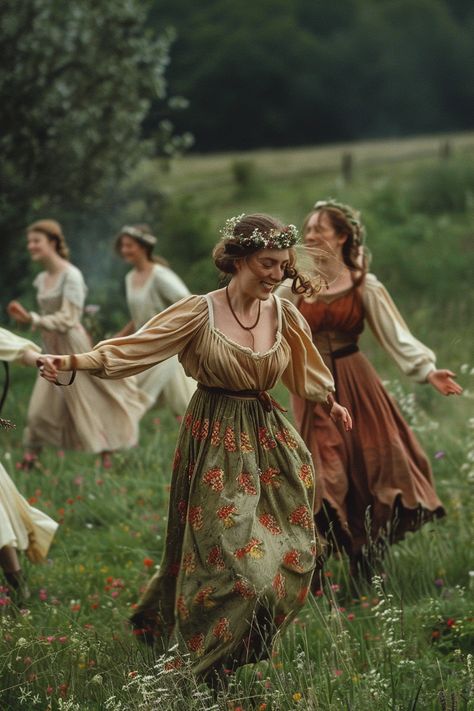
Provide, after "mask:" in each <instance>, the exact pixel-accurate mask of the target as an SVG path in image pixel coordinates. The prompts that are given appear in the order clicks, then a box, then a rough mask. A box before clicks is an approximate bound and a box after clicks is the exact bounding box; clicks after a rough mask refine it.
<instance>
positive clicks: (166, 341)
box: [59, 296, 209, 378]
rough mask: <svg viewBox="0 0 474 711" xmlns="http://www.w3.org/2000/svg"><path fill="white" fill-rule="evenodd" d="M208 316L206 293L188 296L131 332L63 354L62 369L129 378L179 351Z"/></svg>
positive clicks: (105, 376) (102, 376) (107, 376)
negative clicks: (73, 353)
mask: <svg viewBox="0 0 474 711" xmlns="http://www.w3.org/2000/svg"><path fill="white" fill-rule="evenodd" d="M208 320H209V314H208V308H207V302H206V299H205V297H204V296H188V297H186V298H185V299H181V301H178V302H177V303H176V304H173V305H172V306H170V307H169V308H168V309H166V310H165V311H162V312H161V313H160V314H158V315H157V316H154V317H153V318H152V319H150V320H149V321H148V322H147V323H146V324H145V325H144V326H142V328H140V330H139V331H137V332H136V333H133V334H132V335H131V336H125V337H122V338H111V339H110V340H108V341H102V342H101V343H99V344H98V345H97V346H95V348H94V349H93V350H92V351H90V352H89V353H81V354H79V355H73V356H61V357H60V366H59V369H60V370H74V369H76V370H89V371H91V372H92V374H93V375H97V376H99V377H101V378H126V377H128V376H130V375H135V374H136V373H141V372H142V371H144V370H147V369H148V368H151V367H152V366H154V365H156V364H157V363H161V362H162V361H164V360H166V359H167V358H170V357H171V356H173V355H176V354H177V353H180V352H181V351H182V350H183V349H184V348H185V347H186V345H187V344H188V343H189V341H190V340H191V339H192V338H193V336H194V335H195V334H196V333H197V331H198V330H199V329H200V328H202V327H203V326H205V325H206V323H207V322H208Z"/></svg>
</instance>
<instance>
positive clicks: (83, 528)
mask: <svg viewBox="0 0 474 711" xmlns="http://www.w3.org/2000/svg"><path fill="white" fill-rule="evenodd" d="M452 140H453V148H454V150H453V153H454V155H453V156H451V157H450V158H449V160H445V159H440V158H439V156H438V155H437V153H436V154H435V155H432V156H426V157H421V158H420V157H419V156H418V157H416V158H415V157H408V158H404V159H403V160H401V159H399V160H396V161H394V160H393V159H392V156H391V155H388V157H387V159H386V160H383V157H382V156H381V155H380V154H379V155H378V158H377V161H376V162H375V163H374V162H371V161H368V162H365V161H364V160H363V159H362V156H361V155H358V148H359V147H358V146H357V145H355V146H353V147H352V151H353V153H354V155H355V156H357V161H356V160H355V161H354V175H353V177H352V180H351V181H350V182H344V180H343V179H342V177H341V173H340V168H339V165H338V161H339V157H340V149H336V148H334V150H333V153H332V160H333V165H328V166H327V167H326V168H325V169H324V170H323V169H316V168H315V170H314V171H312V172H311V171H309V170H308V167H307V165H305V166H304V167H303V169H302V171H301V173H299V172H298V170H297V163H298V159H297V156H298V154H299V151H295V153H294V154H293V152H290V151H284V152H283V155H282V154H281V153H280V152H279V151H275V152H274V153H273V154H271V153H267V152H266V153H265V154H264V155H263V157H262V155H261V154H260V153H259V152H256V153H254V154H253V153H252V154H249V153H247V154H245V156H239V155H233V156H232V157H231V158H230V157H229V156H226V157H225V158H223V157H222V156H215V157H214V156H205V157H203V158H200V157H194V156H193V157H190V158H183V159H180V160H179V161H178V162H177V163H176V164H174V165H173V166H172V167H171V170H170V171H169V172H167V173H166V174H165V177H164V176H163V173H162V169H161V167H160V165H159V163H157V162H147V163H144V164H143V165H141V166H139V167H138V168H137V171H136V173H135V174H134V175H133V176H132V177H131V179H130V182H129V183H128V184H127V186H125V187H124V190H126V191H130V192H129V194H130V195H133V196H136V197H134V198H133V199H129V201H128V202H127V201H126V200H124V201H123V203H122V204H121V205H120V219H118V220H117V223H118V224H120V222H121V221H130V220H131V219H133V217H135V216H138V214H139V213H140V214H141V212H142V211H143V209H144V208H143V204H144V203H143V201H144V200H148V203H147V209H148V210H152V209H153V210H154V209H155V207H154V205H155V203H154V200H153V199H152V197H150V196H156V198H157V202H156V205H157V206H158V204H159V205H161V208H160V209H158V207H156V213H154V214H156V220H157V221H158V224H160V228H159V229H158V230H157V234H158V238H159V244H160V251H161V252H162V253H164V254H165V255H166V256H167V257H168V258H169V259H170V261H171V264H172V266H173V267H174V268H176V269H178V271H179V272H180V273H181V274H183V276H184V277H185V279H186V280H187V281H188V283H189V284H190V286H191V287H193V288H194V289H195V290H196V291H204V290H205V289H209V288H214V287H215V286H217V283H218V280H217V274H216V272H215V271H214V270H213V269H212V268H211V267H210V266H209V250H210V249H211V247H212V244H213V243H214V241H215V239H216V235H217V230H218V226H219V225H220V224H221V222H222V220H223V219H224V218H225V217H226V216H228V215H229V214H237V213H239V212H241V211H250V210H253V209H259V210H267V211H269V212H275V213H277V214H279V215H280V216H281V217H283V218H284V219H286V220H292V221H294V222H297V223H300V222H301V220H302V218H303V216H304V214H305V212H306V211H307V209H308V207H310V206H311V204H312V203H313V202H314V200H315V199H317V198H320V197H322V196H325V195H328V194H330V195H336V196H337V197H339V198H343V199H345V200H348V201H350V202H351V203H353V204H356V205H358V206H360V207H361V209H362V212H363V215H364V219H365V221H366V224H367V228H368V239H367V244H368V246H369V247H370V250H371V252H372V255H373V271H374V272H375V273H376V274H377V275H378V276H379V277H380V278H381V279H382V280H383V281H384V282H385V283H386V285H387V287H388V288H389V289H390V291H391V293H392V295H393V297H394V298H395V300H396V302H397V304H398V305H399V307H400V309H401V311H402V313H404V315H405V317H406V319H407V321H408V323H409V324H410V326H411V328H412V330H413V331H414V333H415V334H416V335H417V336H418V337H419V338H420V339H421V340H423V341H424V342H426V343H427V344H429V345H430V346H432V347H433V348H434V349H435V350H436V351H437V353H438V360H439V363H440V365H442V366H445V367H450V368H452V369H453V370H455V371H456V372H457V373H458V375H459V381H460V382H461V384H462V385H463V386H464V387H465V388H466V392H465V395H464V396H463V397H462V398H461V399H459V400H452V399H443V398H441V397H439V396H437V395H436V394H435V393H434V391H432V390H431V389H428V387H426V386H425V387H423V386H413V385H412V384H410V383H409V382H408V381H407V380H406V379H404V378H403V377H402V376H400V374H399V373H398V372H397V370H396V368H395V367H394V366H393V364H391V363H390V362H389V361H388V359H387V357H386V356H385V355H384V353H383V352H382V351H381V349H380V348H379V347H378V345H377V344H376V343H375V341H374V339H373V338H372V337H371V336H370V334H364V337H363V344H364V348H365V350H366V352H367V353H368V354H369V357H370V358H371V359H372V361H373V362H374V363H375V364H376V367H377V368H378V370H379V372H380V373H381V375H382V377H383V378H384V379H387V380H389V381H390V383H389V385H388V387H389V389H390V390H391V392H392V393H393V394H394V396H395V397H396V398H397V399H398V401H399V404H400V406H401V407H402V409H403V411H404V413H405V416H406V417H407V418H408V420H409V421H410V422H411V424H412V425H413V426H414V427H415V429H416V430H417V433H418V436H419V437H420V438H421V440H422V442H423V444H424V446H425V447H426V449H427V452H428V454H429V457H430V460H431V462H432V464H433V468H434V473H435V477H436V481H437V486H438V490H439V493H440V496H441V498H442V500H443V501H444V502H445V504H446V507H447V510H448V517H447V518H446V519H445V520H443V521H440V522H439V523H434V524H430V525H428V526H425V527H424V529H423V530H422V531H421V532H418V533H417V534H416V535H414V536H409V537H408V539H407V540H406V541H404V542H403V543H401V544H400V545H398V546H396V547H395V548H394V549H393V550H392V552H391V554H390V555H389V557H388V559H387V561H386V581H385V584H384V587H383V588H382V587H380V586H378V587H377V585H375V586H374V585H373V586H371V587H368V586H367V587H366V586H362V587H361V588H360V589H358V590H354V588H353V586H351V585H350V581H349V579H348V575H347V568H346V564H345V561H343V560H342V561H331V562H330V563H329V564H328V566H327V569H326V578H325V588H324V595H323V596H321V597H320V598H315V599H313V600H312V601H311V602H310V604H309V605H308V606H307V608H305V611H304V613H303V614H302V615H301V617H300V618H299V619H298V621H297V622H296V623H295V624H294V625H293V626H292V628H291V630H290V631H289V634H288V635H287V636H286V637H285V638H284V639H283V641H282V644H281V645H279V646H278V648H277V651H276V652H275V656H274V658H273V660H272V665H271V666H270V667H266V666H265V665H259V666H257V667H255V668H251V669H250V668H249V669H244V670H243V672H242V673H241V674H240V675H239V676H238V678H237V681H236V682H235V684H234V685H233V686H231V688H230V689H229V691H228V693H227V694H226V695H225V696H223V697H222V698H220V699H219V700H217V701H216V700H214V699H212V698H211V697H210V695H209V693H208V692H207V691H206V690H205V688H203V687H199V686H196V685H195V683H194V682H192V681H191V680H190V679H187V681H186V684H188V685H189V684H191V687H189V686H185V685H184V686H183V681H182V680H181V681H178V682H177V681H176V679H174V678H173V677H172V676H170V675H169V674H168V673H167V672H166V671H165V665H166V660H163V659H155V658H153V657H152V656H150V653H149V652H147V651H146V650H142V649H141V647H140V646H138V645H137V643H136V642H135V640H134V639H133V638H132V637H131V635H130V633H129V631H128V629H127V624H126V619H127V617H128V615H129V614H130V610H131V606H132V605H133V603H134V602H136V600H137V597H138V594H139V590H140V588H141V587H142V586H143V585H144V583H145V581H146V579H147V577H148V575H149V574H150V573H151V572H153V570H154V569H155V567H156V566H157V565H159V561H160V556H161V550H162V545H163V537H164V534H165V527H166V506H167V496H168V489H169V472H170V464H171V461H172V456H173V447H174V442H175V439H176V436H177V433H178V427H179V424H178V422H176V421H175V419H174V418H173V417H172V416H171V415H170V414H169V413H167V412H163V411H159V410H156V409H155V410H152V411H151V412H150V413H148V414H147V416H146V417H145V419H144V421H143V423H142V428H141V432H142V434H141V440H140V446H139V447H138V448H137V449H136V450H133V451H131V452H126V453H123V454H117V455H115V457H114V465H113V468H112V470H110V471H104V470H103V469H101V468H100V466H99V462H98V461H95V459H94V457H93V456H91V455H81V454H71V453H63V452H56V451H52V450H49V451H48V452H46V453H45V455H44V456H43V458H42V465H41V469H38V470H33V471H32V472H31V473H29V474H26V473H23V472H20V471H18V470H16V468H15V462H16V461H18V460H19V458H20V453H21V444H20V442H21V428H22V425H23V423H24V421H25V417H26V408H27V402H28V395H29V392H30V389H31V387H32V383H33V379H34V377H35V375H34V373H33V372H30V371H28V370H26V369H22V368H16V369H15V370H14V372H13V384H12V391H11V393H10V395H9V399H8V401H7V407H6V410H5V415H6V416H8V417H11V418H12V419H14V420H15V422H17V424H18V429H17V430H15V431H13V432H11V433H8V434H4V435H2V439H3V444H2V451H3V455H2V456H3V459H2V461H3V463H4V464H5V465H6V467H7V469H8V470H9V471H10V473H11V474H12V475H13V476H14V478H15V481H16V483H17V485H18V486H19V488H20V489H21V490H22V491H23V492H25V494H26V495H27V496H28V497H29V499H30V501H31V502H33V503H37V505H38V506H39V507H40V508H43V509H44V510H46V511H48V512H49V513H50V514H51V515H53V516H55V517H56V518H57V519H59V520H60V521H61V524H62V525H61V527H60V530H59V533H58V535H57V540H56V542H55V544H54V546H53V548H52V550H51V556H50V560H49V562H48V564H47V565H46V566H43V567H38V568H33V567H31V566H28V567H27V571H28V576H29V579H30V584H31V588H32V591H33V597H32V600H31V603H30V604H29V605H28V608H27V611H23V612H22V613H21V614H16V615H13V616H12V614H11V610H9V609H8V605H4V607H3V615H2V617H1V625H2V634H3V639H4V646H3V651H2V652H1V653H0V677H1V678H2V686H1V687H0V688H2V689H3V691H2V695H1V696H0V704H1V703H3V706H1V707H2V708H8V709H10V708H11V709H16V708H25V707H27V708H38V709H46V708H51V709H56V708H58V709H59V708H70V709H78V710H79V709H80V710H82V709H87V710H89V709H90V710H94V711H95V710H96V709H97V711H98V710H99V709H117V710H118V709H127V710H128V709H138V708H142V709H143V708H145V709H150V711H151V709H155V708H157V707H158V705H160V706H161V707H162V708H165V709H170V711H172V710H174V709H177V710H181V709H183V711H184V709H200V710H201V709H202V710H204V709H206V710H207V709H211V708H215V709H226V711H227V709H232V710H234V709H239V708H240V709H245V710H247V709H262V710H263V709H267V710H268V711H270V709H272V710H275V711H277V710H279V709H282V710H283V709H293V708H304V709H318V710H321V711H322V710H326V709H328V710H331V711H333V710H334V711H339V709H342V708H347V709H357V710H358V709H365V708H368V706H369V705H370V706H371V707H372V708H374V709H376V710H379V709H380V711H382V709H383V710H385V709H387V708H391V709H400V710H401V709H403V710H405V709H407V710H408V709H423V710H424V709H433V710H434V709H436V710H437V709H443V710H444V709H450V710H451V709H452V710H453V711H454V709H466V710H468V709H472V708H473V706H472V698H473V697H472V693H473V689H474V686H473V684H474V678H473V661H472V655H473V653H474V647H473V640H474V620H473V617H472V603H473V599H474V560H473V557H472V539H473V534H474V525H473V523H474V521H473V496H474V428H473V426H474V421H473V418H472V402H473V396H474V383H473V377H474V359H473V358H472V313H473V301H472V284H471V282H472V244H473V231H474V229H473V228H474V226H473V223H472V214H473V213H472V199H473V198H472V196H473V195H474V179H473V175H474V171H473V170H472V161H471V156H470V151H471V143H470V141H471V137H470V136H463V137H461V140H462V141H463V143H462V149H461V147H460V146H459V147H458V146H457V144H456V142H455V139H454V138H453V139H452ZM437 145H438V141H436V140H435V139H433V146H434V147H435V149H436V146H437ZM347 148H348V147H344V149H345V150H347ZM376 148H377V152H378V151H380V148H381V146H380V145H377V146H376ZM349 149H350V147H349ZM369 149H370V146H369V148H367V147H364V155H368V153H370V150H369ZM391 151H392V146H391V145H390V146H388V153H391ZM403 152H404V146H403V144H402V145H401V148H400V155H402V154H403ZM308 153H309V154H310V155H312V157H313V160H314V163H315V165H317V158H318V155H319V151H318V149H308ZM323 154H325V155H326V156H328V157H330V156H331V152H328V151H326V150H324V151H323ZM201 160H202V163H203V171H202V178H201V174H200V171H199V163H200V161H201ZM244 160H245V161H246V162H247V163H248V162H250V164H251V165H252V184H251V187H249V186H247V185H246V184H245V181H244V184H240V183H238V182H237V181H236V179H235V175H234V173H235V164H236V162H238V161H244ZM328 160H329V158H328ZM209 164H210V165H214V166H215V170H216V174H215V175H216V177H215V179H213V175H214V173H213V171H209V172H207V171H206V165H209ZM272 166H277V168H275V175H273V173H272ZM285 166H288V167H287V171H288V172H287V173H286V174H285ZM281 173H284V175H282V174H281ZM284 176H285V177H284ZM456 181H459V182H456ZM461 181H462V182H461ZM164 182H165V183H166V185H167V190H166V194H165V195H164V196H163V193H162V188H161V186H162V185H163V183H164ZM453 185H455V186H457V187H456V188H455V189H452V186H453ZM459 185H462V188H461V189H460V188H459ZM156 186H160V187H159V190H158V189H157V188H156ZM155 190H156V192H155ZM144 196H145V197H144ZM435 196H436V199H434V198H435ZM160 201H161V202H160ZM111 222H112V220H111ZM79 224H80V223H79ZM107 229H110V231H111V232H112V229H113V227H112V224H110V227H109V226H108V227H107ZM178 236H179V249H178V250H176V249H175V246H176V244H178V242H177V240H178ZM71 242H72V246H73V251H74V253H75V254H77V255H78V259H77V260H76V262H77V263H78V264H80V266H81V267H82V268H83V269H84V272H85V273H86V275H87V276H88V282H89V284H90V286H91V292H90V298H91V300H92V301H93V302H99V303H100V304H101V310H100V311H99V312H98V314H97V315H96V316H94V317H92V320H91V321H90V323H89V327H90V328H91V330H92V332H93V333H94V335H95V337H96V338H100V337H102V336H103V335H104V334H106V333H107V332H108V331H110V330H113V328H115V327H116V326H117V325H119V324H120V323H122V322H123V321H124V320H125V319H126V312H125V304H124V297H123V293H122V286H121V278H122V275H123V270H122V268H121V266H120V265H119V264H118V262H116V263H113V260H114V257H112V254H111V251H110V243H109V242H108V241H107V242H106V244H107V249H105V248H104V250H103V251H102V252H99V256H100V259H101V260H102V261H101V262H99V263H98V262H97V254H95V255H93V256H94V259H93V260H92V259H90V255H89V254H88V252H87V251H86V250H84V251H83V250H81V242H80V240H79V241H76V240H75V238H74V233H71ZM193 250H194V251H193ZM192 255H194V258H191V257H192ZM107 269H109V270H110V271H109V272H107ZM102 270H105V273H106V274H108V276H107V277H104V272H103V271H102ZM277 396H278V398H279V399H280V400H281V401H282V402H284V403H286V404H288V393H287V392H286V391H285V390H284V388H283V387H281V386H279V388H278V390H277ZM356 426H357V424H356ZM0 602H1V594H0ZM190 688H191V691H190ZM67 704H69V706H68V705H67Z"/></svg>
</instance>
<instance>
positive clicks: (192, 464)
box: [131, 390, 318, 678]
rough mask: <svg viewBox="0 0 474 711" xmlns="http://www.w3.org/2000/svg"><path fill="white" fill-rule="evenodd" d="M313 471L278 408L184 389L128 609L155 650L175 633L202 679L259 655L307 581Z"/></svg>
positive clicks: (312, 549) (311, 562)
mask: <svg viewBox="0 0 474 711" xmlns="http://www.w3.org/2000/svg"><path fill="white" fill-rule="evenodd" d="M313 480H314V477H313V467H312V463H311V457H310V454H309V452H308V450H307V448H306V447H305V445H304V443H303V441H302V440H301V438H300V436H299V435H298V433H297V432H296V431H295V430H294V428H293V427H292V426H291V425H290V424H289V423H288V421H287V420H286V419H285V418H284V417H283V416H282V415H281V413H280V412H278V411H277V410H275V409H274V410H272V411H271V412H267V411H265V410H264V408H263V407H262V405H261V404H260V402H259V401H258V400H256V399H251V398H248V399H242V398H236V397H230V396H226V395H222V394H218V393H210V392H206V391H202V390H198V391H196V393H195V394H194V396H193V398H192V400H191V402H190V404H189V408H188V410H187V413H186V416H185V418H184V421H183V423H182V426H181V430H180V435H179V439H178V444H177V448H176V452H175V458H174V465H173V478H172V485H171V500H170V507H169V519H168V531H167V537H166V544H165V552H164V558H163V561H162V565H161V567H160V570H159V572H158V573H157V574H156V575H155V576H154V577H153V578H152V579H151V581H150V583H149V584H148V587H147V589H146V591H145V593H144V596H143V598H142V600H141V601H140V603H139V605H138V607H137V609H136V612H135V613H134V615H133V617H132V620H131V621H132V624H133V625H134V627H135V628H136V630H137V633H138V634H144V635H146V639H147V641H149V642H150V641H153V642H158V643H159V642H161V644H162V648H163V649H164V650H166V649H167V648H168V647H169V646H170V645H173V644H175V643H176V642H177V643H178V649H180V650H181V652H184V653H186V655H191V663H192V668H193V671H194V672H195V673H196V674H197V675H199V676H201V677H204V678H205V677H209V676H210V675H212V674H213V673H214V672H216V671H217V672H219V670H220V671H222V670H223V669H234V668H235V667H237V666H240V665H242V664H246V663H248V662H253V661H256V660H258V659H261V658H264V657H266V656H268V654H269V653H270V650H271V645H272V640H273V638H274V636H275V635H276V634H277V632H278V631H280V630H281V629H282V627H283V626H286V624H288V622H289V621H290V620H291V619H292V618H293V617H294V615H295V614H296V613H297V611H298V610H299V609H300V608H301V606H302V605H303V604H304V601H305V599H306V596H307V593H308V590H309V586H310V582H311V577H312V573H313V569H314V566H315V556H316V554H317V552H318V549H317V542H316V538H315V530H314V524H313V516H312V508H313ZM181 659H182V657H181V656H180V655H178V657H176V659H175V662H174V663H175V664H176V666H179V665H180V664H181V663H182V662H181V661H180V660H181Z"/></svg>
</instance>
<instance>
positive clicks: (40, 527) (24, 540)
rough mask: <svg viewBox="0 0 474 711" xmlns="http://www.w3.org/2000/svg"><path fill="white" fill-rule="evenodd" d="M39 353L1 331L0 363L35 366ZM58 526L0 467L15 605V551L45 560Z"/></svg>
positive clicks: (20, 593)
mask: <svg viewBox="0 0 474 711" xmlns="http://www.w3.org/2000/svg"><path fill="white" fill-rule="evenodd" d="M39 352H40V349H39V347H38V346H37V345H36V344H35V343H31V342H30V341H27V340H26V339H24V338H20V337H19V336H15V335H14V334H13V333H10V332H9V331H6V330H5V329H4V328H0V360H3V361H7V362H10V361H18V362H20V363H23V364H24V365H30V366H33V367H35V365H36V360H37V358H38V354H39ZM4 422H6V421H5V420H4V421H2V423H1V424H3V423H4ZM57 527H58V524H57V523H56V521H53V519H52V518H50V517H49V516H47V515H46V514H44V513H43V512H42V511H38V509H36V508H34V507H33V506H30V504H29V503H28V502H27V501H26V499H25V498H24V497H23V496H22V495H21V494H20V492H19V491H18V489H17V488H16V486H15V484H14V483H13V481H12V480H11V479H10V477H9V476H8V474H7V472H6V471H5V469H4V467H3V466H2V464H0V567H1V568H2V570H3V573H4V575H5V578H6V580H7V583H8V587H9V589H10V594H11V597H12V598H13V599H14V600H15V602H16V603H17V604H20V603H21V602H22V601H23V600H25V599H26V598H28V597H29V592H28V588H27V586H26V582H25V579H24V576H23V572H22V569H21V565H20V561H19V559H18V553H17V551H25V552H26V555H27V556H28V558H29V559H30V561H31V562H32V563H38V562H40V561H42V560H44V559H45V558H46V555H47V553H48V550H49V547H50V545H51V541H52V540H53V537H54V534H55V532H56V529H57Z"/></svg>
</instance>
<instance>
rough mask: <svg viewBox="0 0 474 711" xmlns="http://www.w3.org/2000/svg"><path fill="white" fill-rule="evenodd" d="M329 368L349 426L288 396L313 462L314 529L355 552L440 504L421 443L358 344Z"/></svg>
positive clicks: (392, 538)
mask: <svg viewBox="0 0 474 711" xmlns="http://www.w3.org/2000/svg"><path fill="white" fill-rule="evenodd" d="M331 365H333V364H331ZM333 371H334V372H333V375H334V378H335V382H336V389H337V390H336V393H337V395H336V396H337V400H338V402H340V403H341V404H342V405H345V406H346V407H347V408H348V409H349V411H350V413H351V415H352V418H353V421H354V429H353V430H352V432H348V433H347V432H345V431H343V429H342V428H341V427H340V426H339V425H337V424H335V423H334V422H333V421H332V420H331V418H330V417H329V416H328V415H327V414H326V413H325V412H324V410H323V409H322V408H321V406H320V405H315V403H311V402H307V401H304V400H301V399H300V398H296V397H294V398H293V407H294V413H295V420H296V422H297V426H298V429H299V431H300V432H301V435H302V437H303V439H304V441H305V442H306V444H307V446H308V448H309V449H310V451H311V454H312V457H313V463H314V466H315V469H316V497H315V518H316V526H317V528H318V531H319V532H320V534H321V535H322V536H324V537H325V538H326V539H327V540H328V541H332V543H333V544H334V545H335V546H336V548H339V549H344V550H346V552H348V553H349V555H359V554H360V553H361V552H362V550H363V549H364V548H365V550H367V549H368V548H370V546H371V544H373V543H383V544H385V543H387V542H388V543H394V542H396V541H397V540H399V539H401V538H403V536H404V535H405V533H407V532H408V531H414V530H416V529H417V528H419V527H420V526H421V525H422V524H423V523H424V522H426V521H428V520H431V519H432V518H434V517H439V516H443V515H444V509H443V505H442V503H441V501H440V500H439V498H438V496H437V495H436V491H435V488H434V481H433V476H432V472H431V468H430V465H429V462H428V460H427V457H426V455H425V453H424V452H423V449H422V448H421V446H420V444H419V442H418V441H417V439H416V437H415V436H414V434H413V432H412V431H411V429H410V428H409V426H408V425H407V423H406V422H405V420H404V419H403V417H402V416H401V414H400V412H399V410H398V408H397V406H396V404H395V403H394V401H393V399H392V397H391V396H390V395H389V394H388V393H387V391H386V390H385V388H384V387H383V385H382V382H381V380H380V378H379V377H378V375H377V373H376V371H375V370H374V368H373V367H372V365H371V364H370V363H369V361H368V360H367V358H366V357H365V356H364V355H363V354H362V353H360V352H356V353H354V354H352V355H349V356H346V357H343V358H338V359H336V360H335V361H334V365H333Z"/></svg>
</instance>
